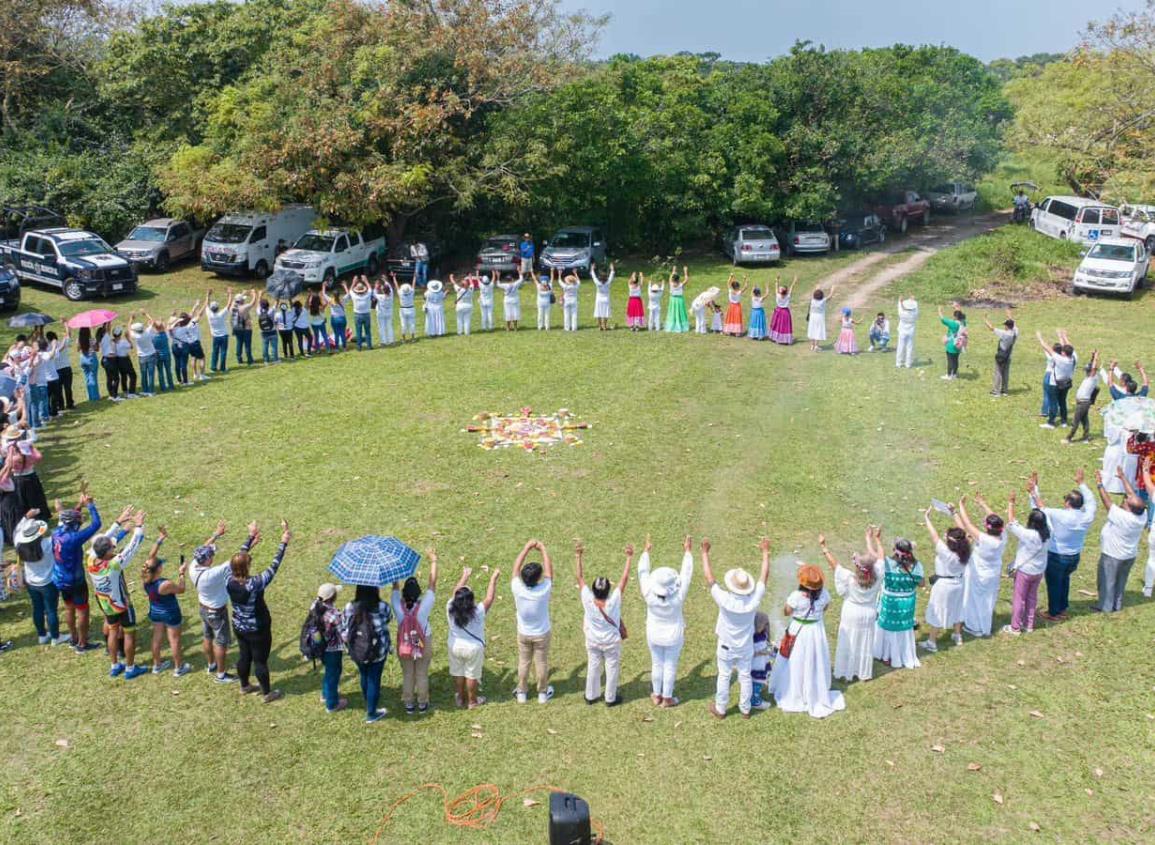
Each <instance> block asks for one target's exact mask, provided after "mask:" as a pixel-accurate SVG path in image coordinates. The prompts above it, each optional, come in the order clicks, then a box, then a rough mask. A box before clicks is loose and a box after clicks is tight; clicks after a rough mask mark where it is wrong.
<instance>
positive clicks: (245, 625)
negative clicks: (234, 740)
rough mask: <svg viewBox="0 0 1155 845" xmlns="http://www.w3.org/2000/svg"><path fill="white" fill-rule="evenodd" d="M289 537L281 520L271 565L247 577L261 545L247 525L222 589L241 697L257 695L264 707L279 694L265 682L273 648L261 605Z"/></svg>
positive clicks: (267, 617) (256, 530)
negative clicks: (228, 611)
mask: <svg viewBox="0 0 1155 845" xmlns="http://www.w3.org/2000/svg"><path fill="white" fill-rule="evenodd" d="M292 539H293V534H292V532H291V531H289V524H288V523H287V522H285V520H284V519H282V520H281V542H280V545H278V546H277V551H276V553H275V554H274V555H273V562H272V564H270V565H269V567H268V569H266V570H264V571H263V572H261V573H260V574H259V575H253V574H251V572H250V570H251V567H252V564H253V556H252V554H251V552H252V550H253V549H254V548H255V547H256V546H257V544H258V543H260V541H261V531H260V528H259V527H258V525H257V523H256V522H253V523H252V524H250V525H249V536H248V538H247V539H246V540H245V542H244V543H242V544H241V550H240V551H239V552H237V553H236V554H235V555H233V557H232V560H230V561H229V564H230V569H231V575H230V577H229V580H228V584H227V585H226V589H227V590H228V592H229V601H230V602H232V605H233V631H234V632H235V633H236V635H237V645H238V647H239V650H240V656H239V657H238V658H237V677H239V678H240V680H241V693H242V694H244V693H254V692H257V691H258V690H259V691H260V693H261V695H262V698H263V699H264V702H265V704H271V703H272V702H274V701H277V700H279V699H280V698H282V697H283V693H282V692H281V691H280V690H275V689H272V688H271V686H270V682H269V654H270V652H271V651H272V648H273V630H272V628H273V619H272V616H271V615H270V614H269V606H268V605H267V604H265V591H266V590H267V589H268V588H269V585H270V584H272V583H273V578H275V577H276V575H277V571H278V570H279V569H280V568H281V562H282V561H283V560H284V559H285V551H286V549H288V547H289V541H290V540H292ZM250 671H251V672H252V673H253V674H255V675H256V677H257V684H258V685H259V686H253V685H252V684H250V683H249V673H250Z"/></svg>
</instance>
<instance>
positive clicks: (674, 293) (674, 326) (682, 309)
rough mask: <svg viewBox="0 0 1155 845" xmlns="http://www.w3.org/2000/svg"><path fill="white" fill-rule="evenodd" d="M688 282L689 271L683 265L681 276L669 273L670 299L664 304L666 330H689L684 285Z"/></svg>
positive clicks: (681, 332)
mask: <svg viewBox="0 0 1155 845" xmlns="http://www.w3.org/2000/svg"><path fill="white" fill-rule="evenodd" d="M689 283H690V273H689V271H688V270H687V269H686V268H685V267H683V268H682V276H681V278H679V277H678V274H677V273H671V274H670V301H669V303H668V304H667V306H666V331H668V332H674V333H675V334H685V333H686V332H688V331H690V315H689V313H687V311H686V285H688V284H689Z"/></svg>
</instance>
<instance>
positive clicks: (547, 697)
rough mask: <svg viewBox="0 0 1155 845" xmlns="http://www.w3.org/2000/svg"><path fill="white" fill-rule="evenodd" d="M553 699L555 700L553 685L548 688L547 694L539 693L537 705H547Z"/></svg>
mask: <svg viewBox="0 0 1155 845" xmlns="http://www.w3.org/2000/svg"><path fill="white" fill-rule="evenodd" d="M551 698H553V686H552V685H550V686H548V687H546V688H545V692H539V693H538V694H537V703H538V704H545V703H546V702H547V701H549V700H550V699H551Z"/></svg>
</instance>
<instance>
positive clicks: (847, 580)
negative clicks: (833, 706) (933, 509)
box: [818, 526, 883, 681]
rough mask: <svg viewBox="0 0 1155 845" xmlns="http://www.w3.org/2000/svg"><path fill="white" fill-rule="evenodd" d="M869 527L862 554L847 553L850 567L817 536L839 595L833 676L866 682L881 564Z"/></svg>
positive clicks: (869, 675) (871, 673)
mask: <svg viewBox="0 0 1155 845" xmlns="http://www.w3.org/2000/svg"><path fill="white" fill-rule="evenodd" d="M873 530H874V529H873V526H870V527H868V528H867V529H866V553H865V554H862V555H860V554H858V553H857V552H855V553H854V554H853V555H852V556H851V564H852V566H853V567H854V568H853V569H851V568H848V567H845V566H843V565H842V564H841V563H839V562H838V559H837V558H835V557H834V555H833V554H831V552H830V549H829V548H827V546H826V537H825V535H822V534H819V535H818V546H819V548H820V549H821V550H822V556H823V557H825V558H826V563H827V564H828V565H829V566H830V571H831V574H833V575H834V589H835V592H837V593H838V595H840V596H842V597H843V602H842V615H841V616H840V617H839V620H838V645H837V646H836V647H835V650H834V677H835V678H842V679H844V680H847V681H853V680H854V679H855V678H856V677H857V678H858V679H859V680H860V681H869V680H870V679H871V678H873V677H874V635H875V629H876V628H877V626H878V593H879V590H880V589H881V587H882V577H883V563H882V560H881V559H880V558H879V557H878V556H877V555H875V553H874V543H873V540H874V534H873V533H872V532H873Z"/></svg>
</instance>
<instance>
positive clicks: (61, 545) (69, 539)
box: [52, 504, 100, 590]
mask: <svg viewBox="0 0 1155 845" xmlns="http://www.w3.org/2000/svg"><path fill="white" fill-rule="evenodd" d="M88 516H89V522H88V527H87V528H76V529H72V528H66V527H65V526H64V525H58V526H56V530H55V531H53V532H52V583H53V584H55V585H56V589H58V590H65V589H68V588H70V587H75V586H77V585H79V584H83V583H84V544H85V543H87V542H88V541H89V540H91V539H92V538H93V537H95V536H96V534H97V533H98V532H99V531H100V514H99V513H97V511H96V505H94V504H92V505H89V506H88Z"/></svg>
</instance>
